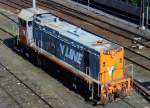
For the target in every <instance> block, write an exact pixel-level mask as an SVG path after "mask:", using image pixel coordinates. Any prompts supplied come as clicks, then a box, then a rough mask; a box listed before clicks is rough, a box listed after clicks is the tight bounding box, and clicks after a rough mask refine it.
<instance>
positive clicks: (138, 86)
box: [7, 0, 150, 100]
mask: <svg viewBox="0 0 150 108" xmlns="http://www.w3.org/2000/svg"><path fill="white" fill-rule="evenodd" d="M21 1H22V2H23V3H24V4H26V6H23V8H27V7H30V6H31V1H30V0H26V1H23V0H20V2H21ZM7 2H8V1H7ZM9 2H10V4H11V3H12V4H11V5H13V4H15V5H17V6H18V9H22V5H20V4H19V1H18V2H15V1H10V0H9ZM51 3H52V2H51ZM10 4H9V5H10ZM27 4H28V5H27ZM38 5H40V6H42V7H46V8H48V9H53V10H56V11H59V12H62V13H65V14H67V15H72V17H75V16H76V17H77V14H76V15H75V13H73V12H72V13H71V11H69V12H68V8H67V10H65V9H66V8H63V7H62V6H60V4H57V5H58V6H57V8H58V7H59V8H58V9H57V8H56V5H55V3H54V4H53V5H52V7H49V6H48V5H46V4H44V2H43V1H41V0H39V2H38ZM60 8H61V9H60ZM67 12H68V13H67ZM75 12H76V11H75ZM78 14H82V13H79V12H78ZM80 16H81V15H80ZM78 17H79V16H78ZM78 17H77V18H78ZM84 17H85V16H84ZM86 18H87V15H86ZM86 18H85V19H86ZM79 19H82V20H84V19H83V16H82V18H81V17H79ZM84 21H86V22H87V20H84ZM90 23H91V21H90ZM91 24H93V25H95V26H97V27H101V26H99V25H98V24H95V23H91ZM101 28H102V27H101ZM109 32H111V31H109ZM112 33H114V32H112ZM114 34H117V35H118V36H117V35H115V36H116V37H115V38H117V37H119V36H120V35H119V34H118V33H114ZM121 36H122V39H123V38H124V39H125V40H128V42H127V41H126V43H127V44H126V43H123V46H124V47H125V49H126V51H128V53H132V54H133V55H134V58H129V57H125V58H126V59H127V60H129V61H131V62H133V63H135V64H137V65H139V66H141V67H143V68H145V69H147V70H150V66H149V60H150V58H149V57H146V56H145V55H142V54H139V53H138V52H136V51H134V50H132V49H131V48H128V47H126V46H130V45H131V43H132V41H133V40H134V38H132V37H126V36H123V35H121ZM139 37H140V36H139ZM104 38H106V39H108V40H110V37H109V36H106V37H104ZM112 38H113V37H112ZM119 39H120V38H119ZM110 41H113V42H116V43H117V42H118V41H120V40H116V39H111V40H110ZM148 42H149V39H147V38H144V42H140V41H137V43H139V44H141V45H144V46H145V47H146V48H148V49H149V48H150V46H149V45H147V44H145V43H148ZM135 56H136V57H135ZM135 58H136V59H135ZM138 59H139V61H138ZM141 59H143V60H144V59H145V60H144V62H143V64H142V65H141V63H140V60H141ZM133 84H134V87H136V89H138V91H141V92H140V93H142V94H146V95H145V97H146V98H147V99H148V100H149V96H150V93H149V91H146V90H144V89H143V88H142V87H141V85H140V83H138V82H135V81H133Z"/></svg>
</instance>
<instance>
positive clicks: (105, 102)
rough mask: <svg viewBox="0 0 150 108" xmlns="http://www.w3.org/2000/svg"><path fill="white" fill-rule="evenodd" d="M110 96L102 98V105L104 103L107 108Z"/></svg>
mask: <svg viewBox="0 0 150 108" xmlns="http://www.w3.org/2000/svg"><path fill="white" fill-rule="evenodd" d="M108 100H109V99H108V96H107V95H105V96H102V97H101V103H102V105H103V106H105V105H106V104H107V103H108Z"/></svg>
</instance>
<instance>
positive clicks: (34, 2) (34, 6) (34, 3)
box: [32, 0, 36, 10]
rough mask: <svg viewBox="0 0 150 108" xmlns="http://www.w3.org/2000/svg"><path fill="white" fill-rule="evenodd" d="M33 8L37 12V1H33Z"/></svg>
mask: <svg viewBox="0 0 150 108" xmlns="http://www.w3.org/2000/svg"><path fill="white" fill-rule="evenodd" d="M32 6H33V9H35V10H36V0H33V1H32Z"/></svg>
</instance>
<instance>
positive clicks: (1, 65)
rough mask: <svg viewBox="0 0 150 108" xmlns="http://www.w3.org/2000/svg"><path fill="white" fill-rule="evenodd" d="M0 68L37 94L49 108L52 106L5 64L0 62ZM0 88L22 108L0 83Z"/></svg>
mask: <svg viewBox="0 0 150 108" xmlns="http://www.w3.org/2000/svg"><path fill="white" fill-rule="evenodd" d="M0 68H3V69H5V70H6V71H7V72H8V73H9V74H10V75H12V76H13V77H14V78H15V79H16V80H17V81H19V83H21V84H23V86H25V87H26V88H27V89H29V90H30V91H31V92H32V93H33V94H34V95H35V96H37V97H38V98H39V99H40V100H41V101H43V102H44V104H46V105H47V106H48V107H49V108H53V106H52V105H51V104H49V102H47V101H46V100H45V99H44V98H43V97H41V96H40V95H39V94H38V93H36V91H34V90H33V89H32V88H31V87H29V86H28V85H27V84H25V83H24V82H23V81H22V80H21V79H20V78H19V77H17V76H16V75H15V74H14V73H13V72H11V70H9V69H8V68H7V67H6V66H4V65H3V64H2V63H0ZM9 74H8V75H9ZM0 88H2V89H3V90H4V91H5V92H6V93H7V94H8V95H9V96H10V97H11V98H12V99H13V100H14V101H15V102H16V103H17V104H18V105H19V106H20V108H23V106H22V105H21V104H20V103H19V102H18V101H17V100H16V99H15V98H14V97H13V96H12V95H11V94H10V93H9V92H7V90H6V89H5V88H4V87H3V86H1V85H0Z"/></svg>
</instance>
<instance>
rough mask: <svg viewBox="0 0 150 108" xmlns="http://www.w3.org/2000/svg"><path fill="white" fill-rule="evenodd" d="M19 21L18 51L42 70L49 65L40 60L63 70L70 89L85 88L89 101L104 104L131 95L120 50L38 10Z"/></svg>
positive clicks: (23, 13) (26, 12) (24, 14)
mask: <svg viewBox="0 0 150 108" xmlns="http://www.w3.org/2000/svg"><path fill="white" fill-rule="evenodd" d="M18 20H19V36H18V37H17V42H16V46H17V49H18V51H20V52H21V53H24V54H25V55H26V56H27V57H29V58H30V59H32V60H34V61H35V62H37V63H39V64H42V66H48V64H47V62H42V59H39V58H40V56H42V57H45V58H46V59H47V60H48V61H53V62H55V63H56V64H57V65H59V66H61V67H63V69H66V70H67V72H68V74H71V77H69V79H72V82H73V83H72V84H73V85H72V86H74V87H75V88H77V90H78V88H80V87H79V86H81V87H82V88H84V87H88V88H86V89H84V90H85V91H88V94H89V95H88V94H87V95H88V98H89V99H91V100H93V101H94V102H95V100H96V102H97V103H99V102H100V103H102V104H105V103H107V102H109V101H113V100H114V99H115V98H122V97H126V96H128V95H130V93H131V78H130V77H128V76H127V75H126V72H125V70H124V68H125V67H124V48H123V47H122V46H120V45H118V44H115V43H112V42H110V41H108V40H106V39H104V38H102V36H100V35H95V34H93V33H90V32H88V31H86V30H84V29H82V28H80V27H78V26H76V25H74V24H72V23H70V22H68V21H66V20H63V19H62V18H59V17H58V16H55V15H53V14H51V13H49V12H48V11H46V10H43V9H40V8H37V9H33V8H28V9H22V10H21V12H20V13H19V15H18ZM67 78H68V77H64V79H67ZM75 79H76V80H75ZM77 79H78V80H77ZM83 83H84V85H83ZM85 85H86V86H85ZM82 91H83V90H82Z"/></svg>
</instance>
